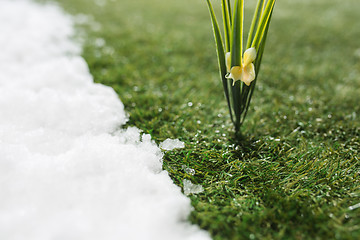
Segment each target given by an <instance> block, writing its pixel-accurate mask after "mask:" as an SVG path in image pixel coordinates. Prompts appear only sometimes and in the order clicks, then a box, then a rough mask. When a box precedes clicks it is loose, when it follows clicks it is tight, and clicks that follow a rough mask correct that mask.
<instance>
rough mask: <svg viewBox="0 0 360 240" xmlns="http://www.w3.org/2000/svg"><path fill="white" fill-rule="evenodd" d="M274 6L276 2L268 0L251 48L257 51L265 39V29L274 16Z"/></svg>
mask: <svg viewBox="0 0 360 240" xmlns="http://www.w3.org/2000/svg"><path fill="white" fill-rule="evenodd" d="M274 4H275V0H268V2H267V3H266V6H265V10H264V12H263V13H262V15H261V19H260V22H259V24H258V27H257V31H256V34H255V37H254V40H253V42H252V44H251V46H252V47H255V49H256V50H258V49H259V46H260V43H261V42H262V38H263V37H264V32H265V29H266V28H267V26H268V25H269V23H270V16H271V15H272V11H273V9H274Z"/></svg>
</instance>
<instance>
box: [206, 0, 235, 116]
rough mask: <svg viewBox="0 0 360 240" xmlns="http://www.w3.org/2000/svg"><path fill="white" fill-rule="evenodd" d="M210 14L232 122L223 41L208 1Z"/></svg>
mask: <svg viewBox="0 0 360 240" xmlns="http://www.w3.org/2000/svg"><path fill="white" fill-rule="evenodd" d="M206 2H207V4H208V8H209V12H210V17H211V22H212V26H213V32H214V37H215V44H216V50H217V55H218V62H219V69H220V76H221V80H222V83H223V87H224V92H225V97H226V101H227V103H228V107H229V111H230V117H231V121H232V122H234V119H233V113H232V109H231V105H230V96H229V89H228V81H229V80H228V79H227V78H225V75H226V63H225V52H224V45H223V41H222V39H221V34H220V29H219V25H218V22H217V20H216V16H215V12H214V9H213V7H212V5H211V2H210V0H206Z"/></svg>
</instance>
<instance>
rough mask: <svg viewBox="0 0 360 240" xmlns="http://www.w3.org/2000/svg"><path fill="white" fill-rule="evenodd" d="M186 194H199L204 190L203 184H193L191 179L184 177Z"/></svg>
mask: <svg viewBox="0 0 360 240" xmlns="http://www.w3.org/2000/svg"><path fill="white" fill-rule="evenodd" d="M183 184H184V194H185V195H186V196H188V195H190V194H197V193H201V192H203V191H204V189H203V187H202V186H201V185H197V184H193V183H192V182H191V181H190V180H187V179H184V181H183Z"/></svg>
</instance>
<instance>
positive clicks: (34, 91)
mask: <svg viewBox="0 0 360 240" xmlns="http://www.w3.org/2000/svg"><path fill="white" fill-rule="evenodd" d="M0 31H1V34H0V52H1V54H0V193H1V197H0V239H12V240H24V239H26V240H49V239H54V240H57V239H66V240H72V239H74V240H75V239H76V240H82V239H86V240H92V239H94V240H95V239H96V240H99V239H101V240H110V239H111V240H112V239H127V240H132V239H134V240H135V239H149V240H151V239H156V240H161V239H179V240H180V239H181V240H184V239H185V240H186V239H194V240H202V239H210V238H209V235H208V233H206V232H204V231H202V230H200V229H199V228H198V227H197V226H194V225H191V224H190V223H188V222H187V221H186V219H187V217H188V214H189V213H190V211H191V205H190V200H189V199H188V198H187V197H185V196H184V195H183V194H182V193H181V191H180V189H179V187H177V186H176V185H174V184H173V183H172V180H171V179H170V178H169V176H168V173H167V172H166V171H163V170H162V163H161V160H162V152H161V150H160V149H159V147H158V146H157V145H156V144H155V143H154V142H153V141H152V140H151V138H150V136H149V135H143V136H141V131H140V130H139V129H136V128H128V129H127V130H122V131H118V130H117V129H119V127H120V126H121V125H122V124H124V123H125V122H126V121H127V117H126V113H125V112H124V107H123V104H122V103H121V101H120V100H119V99H118V96H117V95H116V93H115V92H114V91H113V89H111V88H109V87H106V86H103V85H100V84H95V83H94V82H93V79H92V76H91V75H90V73H89V69H88V67H87V65H86V62H85V61H84V59H82V58H81V57H80V56H79V54H80V52H81V46H79V45H78V44H76V43H74V42H73V41H71V36H73V35H74V29H73V20H72V18H71V17H70V16H68V15H66V14H64V13H63V12H62V11H61V10H60V8H58V7H56V6H54V5H39V4H36V3H33V2H31V1H30V0H0ZM140 139H141V140H140Z"/></svg>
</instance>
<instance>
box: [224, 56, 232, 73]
mask: <svg viewBox="0 0 360 240" xmlns="http://www.w3.org/2000/svg"><path fill="white" fill-rule="evenodd" d="M225 62H226V70H227V72H230V68H231V55H230V52H227V53H226V54H225Z"/></svg>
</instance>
